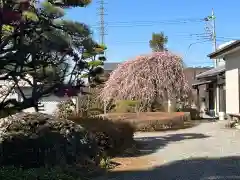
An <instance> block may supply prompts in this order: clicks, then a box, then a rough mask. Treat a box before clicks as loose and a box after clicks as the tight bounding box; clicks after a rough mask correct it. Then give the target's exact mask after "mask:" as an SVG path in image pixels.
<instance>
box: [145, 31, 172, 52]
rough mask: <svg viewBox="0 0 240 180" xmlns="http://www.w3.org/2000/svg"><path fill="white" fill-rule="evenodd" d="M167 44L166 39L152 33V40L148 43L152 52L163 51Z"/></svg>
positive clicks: (162, 35)
mask: <svg viewBox="0 0 240 180" xmlns="http://www.w3.org/2000/svg"><path fill="white" fill-rule="evenodd" d="M167 42H168V37H167V36H165V35H164V33H163V32H161V33H153V34H152V39H151V40H150V41H149V44H150V47H151V48H152V50H153V51H155V52H159V51H164V50H165V45H166V44H167Z"/></svg>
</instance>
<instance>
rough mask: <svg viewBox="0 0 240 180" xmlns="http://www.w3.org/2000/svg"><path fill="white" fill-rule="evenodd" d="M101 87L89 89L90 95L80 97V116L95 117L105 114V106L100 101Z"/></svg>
mask: <svg viewBox="0 0 240 180" xmlns="http://www.w3.org/2000/svg"><path fill="white" fill-rule="evenodd" d="M100 90H101V89H100V87H96V88H88V90H87V91H88V92H89V93H88V94H87V95H84V96H79V97H78V103H79V106H78V112H79V116H82V117H86V116H93V115H99V114H103V113H104V105H103V103H102V101H100V100H99V98H98V96H99V92H100Z"/></svg>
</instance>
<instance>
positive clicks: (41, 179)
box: [0, 167, 81, 180]
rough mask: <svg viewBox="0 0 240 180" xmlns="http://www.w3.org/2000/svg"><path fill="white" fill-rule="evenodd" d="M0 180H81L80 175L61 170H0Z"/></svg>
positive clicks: (5, 168) (9, 168)
mask: <svg viewBox="0 0 240 180" xmlns="http://www.w3.org/2000/svg"><path fill="white" fill-rule="evenodd" d="M0 179H4V180H35V179H38V180H81V175H80V173H79V174H73V173H71V172H68V171H66V170H63V169H61V168H51V169H47V168H39V169H21V168H14V167H2V168H0Z"/></svg>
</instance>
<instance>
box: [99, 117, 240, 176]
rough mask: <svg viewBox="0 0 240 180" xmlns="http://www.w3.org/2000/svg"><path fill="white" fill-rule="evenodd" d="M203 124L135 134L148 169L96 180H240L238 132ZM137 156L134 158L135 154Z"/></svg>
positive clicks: (220, 123) (219, 126) (215, 123)
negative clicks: (149, 160)
mask: <svg viewBox="0 0 240 180" xmlns="http://www.w3.org/2000/svg"><path fill="white" fill-rule="evenodd" d="M225 123H226V122H206V123H201V124H200V125H198V126H196V127H193V128H190V129H185V130H178V131H174V132H173V131H172V132H158V133H137V134H136V135H135V137H136V140H138V141H141V142H143V143H144V144H145V145H144V146H143V147H142V149H141V151H142V154H141V156H143V155H147V156H149V157H151V159H154V161H153V162H152V165H151V167H149V168H146V169H139V170H137V168H135V169H136V170H133V171H126V170H124V171H118V172H111V173H109V175H108V176H105V177H101V178H98V179H99V180H217V179H218V180H236V179H239V180H240V130H233V129H226V128H225V127H224V124H225ZM136 156H137V155H136Z"/></svg>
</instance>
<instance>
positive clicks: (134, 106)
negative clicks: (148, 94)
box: [114, 100, 140, 113]
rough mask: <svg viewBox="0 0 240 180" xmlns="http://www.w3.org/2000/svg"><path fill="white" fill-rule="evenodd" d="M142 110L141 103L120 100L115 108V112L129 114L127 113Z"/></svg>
mask: <svg viewBox="0 0 240 180" xmlns="http://www.w3.org/2000/svg"><path fill="white" fill-rule="evenodd" d="M139 108H140V101H133V100H119V101H117V102H116V106H115V108H114V110H115V112H118V113H127V112H138V110H139Z"/></svg>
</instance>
